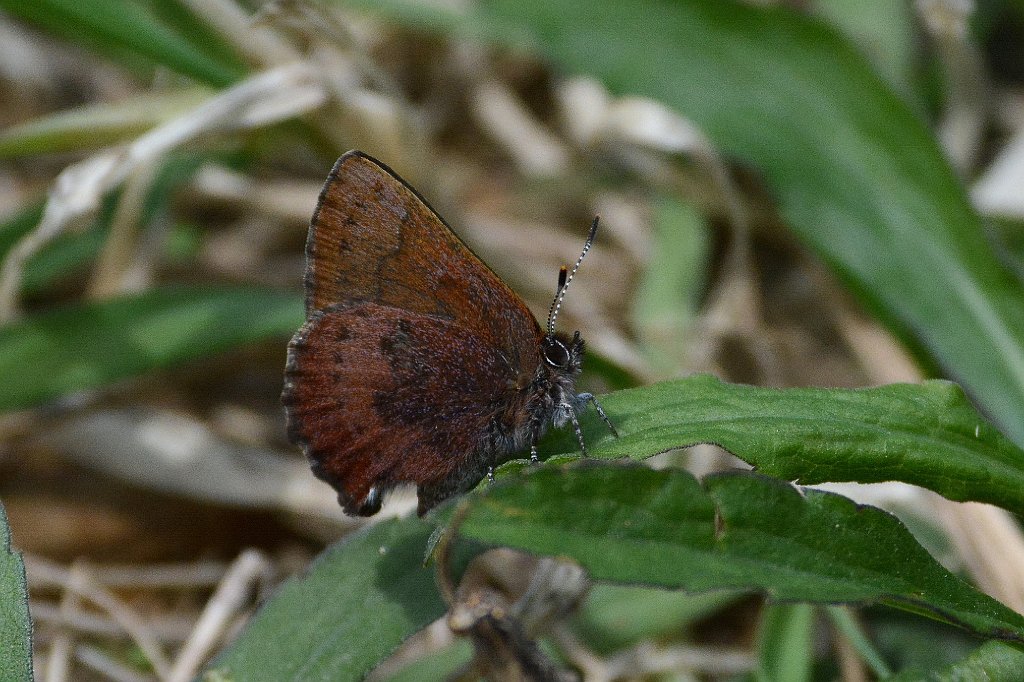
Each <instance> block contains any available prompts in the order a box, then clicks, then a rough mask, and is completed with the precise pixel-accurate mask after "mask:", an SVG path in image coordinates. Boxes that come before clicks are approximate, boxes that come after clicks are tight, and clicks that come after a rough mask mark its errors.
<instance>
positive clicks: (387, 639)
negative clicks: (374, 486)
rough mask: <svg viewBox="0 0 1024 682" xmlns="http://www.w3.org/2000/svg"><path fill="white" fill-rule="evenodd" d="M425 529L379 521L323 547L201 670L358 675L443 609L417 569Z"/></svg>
mask: <svg viewBox="0 0 1024 682" xmlns="http://www.w3.org/2000/svg"><path fill="white" fill-rule="evenodd" d="M432 530H433V528H432V527H431V526H429V525H428V524H426V523H424V522H422V521H420V520H418V519H403V520H392V521H384V522H382V523H379V524H377V525H375V526H370V527H368V528H365V529H363V530H362V531H359V532H358V533H356V534H354V535H352V536H349V537H348V538H346V539H345V540H343V541H342V542H340V543H338V544H337V545H334V546H333V547H331V548H329V549H328V550H327V551H325V552H324V553H323V554H321V555H320V557H319V558H318V559H317V560H316V562H314V563H313V565H312V566H311V567H310V568H309V569H308V571H307V573H306V575H304V576H302V577H300V578H293V579H291V580H290V581H288V582H287V583H285V585H284V586H283V587H282V588H281V589H280V590H279V591H278V592H277V594H275V595H274V596H273V597H272V598H271V599H270V601H269V602H267V603H266V604H265V605H264V606H263V608H262V609H260V611H259V613H257V614H256V616H255V617H254V618H253V620H252V621H251V622H250V623H249V625H248V626H247V627H246V629H245V631H244V632H243V633H242V634H241V636H240V637H239V638H238V640H237V641H236V642H235V643H234V644H233V645H232V646H231V647H230V648H229V649H228V650H227V651H226V652H225V653H223V654H222V655H221V656H220V657H219V658H218V659H217V660H216V661H215V662H214V663H213V665H212V666H211V669H210V671H208V672H207V676H208V677H209V678H211V679H225V680H239V681H241V680H314V679H319V680H339V681H341V680H361V679H363V677H364V676H365V675H366V674H367V673H368V672H369V671H370V670H372V669H373V668H374V667H375V666H376V665H377V664H378V663H379V662H380V661H382V660H383V659H384V658H386V657H387V656H388V655H389V654H391V653H392V652H393V651H394V650H395V649H396V648H397V647H398V645H399V644H401V643H402V642H403V641H404V640H405V639H407V638H408V637H409V636H410V635H412V634H413V633H415V632H417V631H418V630H420V629H421V628H423V627H425V626H426V625H428V624H429V623H430V622H432V621H434V620H436V619H437V618H440V617H441V616H442V615H443V614H444V612H445V607H444V604H443V603H442V602H441V598H440V596H439V595H438V593H437V589H436V587H435V585H434V572H433V570H431V569H428V568H424V567H423V548H424V547H425V546H426V543H427V538H428V537H429V536H430V533H431V531H432Z"/></svg>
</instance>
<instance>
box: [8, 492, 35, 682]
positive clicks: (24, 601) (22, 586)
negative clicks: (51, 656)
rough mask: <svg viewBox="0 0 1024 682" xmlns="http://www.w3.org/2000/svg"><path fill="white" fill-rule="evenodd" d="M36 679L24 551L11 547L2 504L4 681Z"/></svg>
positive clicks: (16, 681)
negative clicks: (33, 666) (33, 670)
mask: <svg viewBox="0 0 1024 682" xmlns="http://www.w3.org/2000/svg"><path fill="white" fill-rule="evenodd" d="M31 679H32V621H31V620H30V619H29V613H28V587H27V585H26V582H25V564H24V562H22V560H21V554H19V553H18V552H15V551H13V549H12V548H11V530H10V527H9V526H8V525H7V512H5V511H4V508H3V505H0V680H4V681H5V682H8V681H9V682H29V681H30V680H31Z"/></svg>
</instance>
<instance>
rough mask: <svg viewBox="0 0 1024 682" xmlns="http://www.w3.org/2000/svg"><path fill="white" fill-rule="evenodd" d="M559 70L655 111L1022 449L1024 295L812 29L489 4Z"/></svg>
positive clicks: (640, 10) (797, 21)
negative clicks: (738, 162) (739, 165)
mask: <svg viewBox="0 0 1024 682" xmlns="http://www.w3.org/2000/svg"><path fill="white" fill-rule="evenodd" d="M483 8H484V9H483V11H485V12H486V14H487V16H489V17H491V18H492V19H493V20H495V21H497V22H500V23H501V24H503V25H507V24H514V25H517V26H519V27H520V28H522V29H526V30H529V31H532V35H533V36H534V42H533V44H534V45H537V44H539V45H541V46H543V49H544V51H545V52H546V53H547V54H548V55H549V56H551V57H552V58H554V59H555V60H556V61H557V62H558V63H559V64H561V65H562V66H563V67H564V68H565V69H567V70H570V71H573V72H583V73H588V74H592V75H594V76H596V77H598V78H599V79H601V80H602V81H603V82H604V83H605V84H606V85H607V86H609V87H610V88H611V89H612V90H613V91H614V92H616V93H619V94H629V95H646V96H649V97H653V98H655V99H657V100H660V101H662V102H665V103H666V104H668V105H669V106H671V107H673V108H674V109H676V110H677V111H679V112H680V113H681V114H683V115H685V116H687V117H689V118H690V119H692V120H693V121H694V122H695V123H697V124H698V125H699V126H701V127H702V128H703V130H704V131H705V132H706V133H707V134H708V135H709V136H710V138H711V139H712V140H713V141H714V142H715V143H716V145H718V146H719V147H720V148H721V149H722V150H723V151H725V152H726V153H728V154H730V155H733V156H735V157H737V158H739V159H742V160H744V161H745V162H747V163H748V164H750V165H752V166H754V167H755V168H757V169H758V170H759V171H760V172H761V173H762V174H763V175H764V178H765V180H766V182H767V183H768V186H769V188H770V189H771V191H772V192H773V193H774V195H775V196H776V197H777V200H778V203H779V208H780V211H781V212H782V215H783V216H784V218H785V219H786V221H787V222H788V224H789V225H790V226H791V227H792V228H793V229H794V230H795V231H796V232H797V233H798V234H799V235H800V236H801V237H802V238H803V239H804V240H805V241H806V242H807V243H808V244H809V245H810V246H811V247H813V248H814V249H816V250H817V251H818V252H819V253H820V254H821V255H822V257H823V258H824V259H826V260H827V261H828V262H829V263H830V264H831V265H832V266H833V267H834V268H835V269H836V270H837V271H838V272H839V273H840V275H841V276H842V277H843V278H844V279H846V280H847V281H848V282H849V284H850V285H851V286H852V288H853V289H854V290H855V291H856V292H857V293H858V294H860V295H862V296H863V297H864V299H865V301H866V302H867V303H868V304H869V305H870V306H871V307H872V308H874V309H875V310H876V312H878V313H879V314H880V315H882V316H883V317H884V318H885V319H886V320H887V321H888V322H889V323H890V324H891V325H892V326H893V327H894V328H895V329H896V330H897V331H898V332H899V333H901V334H904V335H906V336H907V337H908V338H913V339H916V341H917V342H918V343H920V345H921V346H922V347H923V348H924V349H926V350H927V352H928V353H930V354H931V355H932V356H933V357H934V358H935V359H936V360H937V361H938V362H939V363H940V364H941V365H943V366H944V367H945V368H946V369H947V370H948V371H949V372H951V373H952V374H953V375H955V376H956V377H957V378H958V379H959V380H960V381H962V382H963V384H964V385H965V386H966V387H967V389H968V390H969V391H970V392H971V394H972V395H974V396H976V397H977V399H978V401H979V402H980V403H981V405H982V406H983V407H984V408H985V409H986V410H988V411H989V412H990V413H991V414H992V416H993V418H994V419H995V420H996V422H997V423H998V424H1000V425H1001V426H1002V428H1003V429H1005V431H1006V432H1007V433H1008V434H1009V435H1010V436H1011V437H1012V438H1014V439H1015V440H1016V442H1017V443H1018V444H1024V305H1022V301H1024V289H1022V287H1021V283H1020V281H1019V280H1017V279H1016V278H1015V277H1014V276H1013V275H1012V274H1011V273H1010V272H1008V271H1007V270H1006V269H1005V268H1004V267H1003V266H1002V264H1001V262H1000V260H999V259H998V257H997V256H996V254H995V253H994V251H993V250H992V248H991V247H990V245H989V243H988V240H987V238H986V235H985V232H984V231H983V229H982V223H981V220H980V219H979V217H978V216H977V214H976V213H975V212H974V211H973V210H972V209H971V206H970V204H969V202H968V198H967V195H966V192H965V190H964V188H963V186H962V185H961V184H960V183H959V181H958V180H957V178H956V177H955V176H954V174H953V172H952V171H951V170H950V168H949V166H948V164H947V163H946V161H945V159H944V158H943V155H942V152H941V150H940V149H939V147H938V144H937V143H936V142H935V140H934V138H933V136H932V135H931V133H930V132H929V130H928V129H927V128H926V127H925V125H924V124H923V123H922V122H921V121H920V120H919V119H918V118H917V117H916V116H915V115H914V114H913V113H912V112H911V111H910V110H909V109H908V107H907V106H906V105H905V104H904V103H903V102H902V101H901V100H900V99H899V98H898V97H897V96H896V95H895V94H894V93H892V92H891V91H890V90H889V89H888V88H887V87H886V85H885V83H884V82H883V81H882V80H881V79H880V78H879V77H878V76H877V75H876V74H875V73H874V72H873V71H872V70H871V68H870V66H869V65H868V64H867V62H866V61H865V59H864V58H863V57H862V56H861V55H860V54H858V53H857V52H856V51H855V50H854V49H853V48H851V46H850V45H849V44H848V43H846V42H845V41H844V40H843V39H841V38H840V37H839V36H838V35H837V34H836V33H835V32H834V31H833V30H831V29H830V28H828V27H827V26H825V25H824V24H822V23H820V22H819V21H816V20H813V19H811V18H808V17H805V16H802V15H800V14H798V13H796V12H792V11H789V10H786V9H785V8H781V7H754V6H752V4H751V3H739V2H733V1H729V0H671V1H670V0H638V1H636V2H619V1H618V0H597V1H595V0H559V1H556V2H553V1H552V0H489V1H488V2H486V3H484V4H483Z"/></svg>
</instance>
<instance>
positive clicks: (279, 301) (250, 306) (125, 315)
mask: <svg viewBox="0 0 1024 682" xmlns="http://www.w3.org/2000/svg"><path fill="white" fill-rule="evenodd" d="M302 310H303V308H302V301H301V299H300V297H299V296H297V295H296V294H293V293H289V292H281V291H274V290H269V289H258V288H242V287H238V288H185V287H175V288H166V289H156V290H153V291H148V292H146V293H144V294H141V295H138V296H128V297H124V298H118V299H112V300H108V301H102V302H100V303H88V304H83V305H77V306H74V307H69V308H64V309H60V310H55V311H51V312H47V313H42V314H37V315H32V316H29V317H26V318H24V319H22V320H19V321H17V322H14V323H13V324H10V325H7V326H6V327H0V385H3V387H4V390H3V391H2V392H0V410H12V409H20V408H25V407H30V406H32V405H36V404H39V403H42V402H45V401H47V400H52V399H54V398H57V397H59V396H62V395H65V394H68V393H72V392H75V391H80V390H83V389H87V388H95V387H97V386H102V385H104V384H107V383H110V382H112V381H115V380H117V379H122V378H125V377H129V376H134V375H137V374H142V373H144V372H147V371H150V370H154V369H160V368H166V367H170V366H172V365H174V364H177V363H180V362H184V361H186V360H190V359H195V358H200V357H204V356H207V355H211V354H213V353H218V352H222V351H225V350H228V349H230V348H234V347H236V346H239V345H241V344H245V343H252V342H254V341H258V340H261V339H265V338H267V337H271V336H279V337H282V338H284V337H286V336H288V335H290V334H291V333H293V332H294V331H295V329H297V328H298V326H299V325H300V324H301V323H302V317H303V312H302ZM281 362H282V366H283V363H284V356H283V355H282V358H281Z"/></svg>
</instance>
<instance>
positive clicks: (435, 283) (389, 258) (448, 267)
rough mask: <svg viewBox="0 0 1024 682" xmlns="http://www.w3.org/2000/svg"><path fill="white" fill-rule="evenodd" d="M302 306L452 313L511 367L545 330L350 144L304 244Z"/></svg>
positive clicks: (415, 198) (406, 191)
mask: <svg viewBox="0 0 1024 682" xmlns="http://www.w3.org/2000/svg"><path fill="white" fill-rule="evenodd" d="M306 263H307V265H306V314H307V316H308V315H309V314H310V313H312V312H313V311H316V310H320V309H322V308H326V307H327V306H330V305H334V304H344V305H353V304H357V303H361V302H373V303H379V304H381V305H386V306H390V307H393V308H397V309H399V310H406V311H409V312H411V313H421V314H424V315H431V316H435V317H439V318H442V319H445V320H451V321H453V322H456V323H457V324H459V325H462V326H465V327H467V328H469V329H471V330H472V331H473V333H474V334H475V335H476V336H477V337H478V339H479V342H480V343H483V344H485V345H486V346H489V347H491V348H493V349H494V350H495V351H500V352H502V353H503V354H504V355H505V356H506V358H507V359H508V360H509V361H510V362H512V364H514V365H515V366H526V367H536V363H537V362H538V361H539V359H540V356H539V343H540V339H541V337H542V332H541V330H540V327H539V325H538V324H537V321H536V319H535V318H534V317H533V315H532V314H531V313H530V310H529V309H528V308H527V307H526V304H525V303H524V302H523V300H522V299H521V298H520V297H519V296H518V295H516V293H515V292H513V291H512V290H511V289H510V288H509V287H508V285H506V284H505V283H504V282H502V281H501V279H499V278H498V276H497V275H495V274H494V272H492V271H491V269H490V268H488V267H487V265H485V264H484V262H483V261H481V260H480V259H479V258H478V257H477V256H476V254H474V253H473V252H472V251H471V250H470V249H469V247H467V246H466V245H465V244H464V243H463V242H462V241H461V240H460V239H459V238H458V237H457V236H456V235H455V233H453V232H452V231H451V229H450V228H449V227H448V225H447V224H446V223H445V222H444V220H443V219H442V218H441V217H440V216H439V215H438V214H437V213H436V212H435V211H434V210H433V209H432V208H431V207H430V206H429V205H428V204H427V202H426V201H425V200H424V199H423V198H422V197H420V195H419V194H418V193H417V192H416V191H415V190H414V189H413V188H412V187H410V186H409V185H408V184H406V182H405V181H404V180H402V179H401V178H399V177H398V176H397V175H396V174H395V173H394V172H393V171H391V169H389V168H388V167H387V166H385V165H383V164H381V163H380V162H378V161H376V160H374V159H372V158H370V157H368V156H366V155H365V154H362V153H361V152H354V151H353V152H348V153H347V154H345V155H344V156H342V157H341V158H340V159H338V162H337V163H336V164H335V165H334V168H333V169H332V171H331V174H330V176H329V177H328V179H327V182H326V184H325V185H324V188H323V191H322V192H321V194H320V201H319V203H318V205H317V209H316V212H315V213H314V214H313V221H312V224H311V226H310V230H309V238H308V240H307V242H306Z"/></svg>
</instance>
